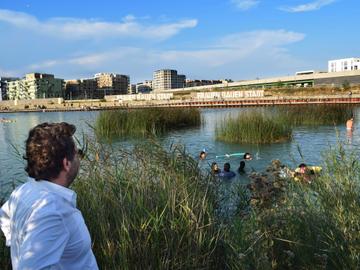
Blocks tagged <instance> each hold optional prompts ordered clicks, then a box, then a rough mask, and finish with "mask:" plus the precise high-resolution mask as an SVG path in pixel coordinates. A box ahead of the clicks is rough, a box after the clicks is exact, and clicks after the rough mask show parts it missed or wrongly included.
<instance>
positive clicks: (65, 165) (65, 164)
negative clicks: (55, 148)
mask: <svg viewBox="0 0 360 270" xmlns="http://www.w3.org/2000/svg"><path fill="white" fill-rule="evenodd" d="M70 168H71V161H70V160H68V159H67V158H66V157H64V159H63V169H64V171H66V172H68V171H70Z"/></svg>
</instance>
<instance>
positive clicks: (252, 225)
mask: <svg viewBox="0 0 360 270" xmlns="http://www.w3.org/2000/svg"><path fill="white" fill-rule="evenodd" d="M324 170H325V171H324V173H323V175H322V176H320V177H318V178H316V179H315V181H313V182H312V183H311V184H310V185H309V184H307V185H306V184H301V183H299V182H293V181H292V180H291V179H287V180H285V181H286V185H285V187H283V188H282V189H284V192H283V194H282V196H280V197H277V198H276V197H275V196H274V197H270V199H269V201H270V202H271V203H270V205H266V206H260V207H253V210H252V212H251V214H250V215H249V216H247V217H246V218H245V219H244V218H243V217H242V218H237V219H235V220H234V224H233V227H232V235H234V236H235V237H234V238H233V240H232V246H234V247H235V246H237V247H238V252H239V254H240V257H241V265H242V266H243V267H242V269H271V268H272V269H292V268H295V269H359V268H360V253H359V250H360V164H359V161H358V158H357V156H356V155H354V154H350V155H346V154H345V152H344V150H343V148H342V147H341V146H339V148H338V149H333V150H331V151H329V153H328V154H327V155H326V157H325V167H324ZM272 192H273V191H272ZM272 192H270V195H271V193H272ZM271 198H272V199H271ZM234 267H237V265H234Z"/></svg>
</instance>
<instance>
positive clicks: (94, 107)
mask: <svg viewBox="0 0 360 270" xmlns="http://www.w3.org/2000/svg"><path fill="white" fill-rule="evenodd" d="M0 104H1V102H0ZM74 104H75V106H74ZM308 104H360V94H356V95H351V96H349V95H344V94H341V95H339V94H335V95H317V96H305V95H302V96H267V97H257V98H232V99H220V100H219V99H184V100H182V99H173V100H152V101H129V102H122V103H120V102H114V101H107V102H106V101H99V100H87V101H82V100H73V101H64V103H61V104H54V103H52V104H47V105H48V106H45V105H43V104H42V105H39V104H33V106H34V107H35V108H24V106H22V108H19V105H18V106H11V107H10V106H7V107H8V109H6V110H4V109H2V110H0V113H19V112H24V113H31V112H75V111H102V110H119V109H120V110H121V109H143V108H154V107H167V108H176V107H184V108H188V107H196V108H229V107H254V106H255V107H261V106H283V105H308ZM41 106H42V107H41Z"/></svg>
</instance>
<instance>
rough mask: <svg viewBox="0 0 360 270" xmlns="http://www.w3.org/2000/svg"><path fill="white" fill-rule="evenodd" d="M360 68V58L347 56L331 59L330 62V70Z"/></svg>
mask: <svg viewBox="0 0 360 270" xmlns="http://www.w3.org/2000/svg"><path fill="white" fill-rule="evenodd" d="M349 70H350V71H351V70H360V58H345V59H337V60H330V61H329V62H328V72H339V71H349Z"/></svg>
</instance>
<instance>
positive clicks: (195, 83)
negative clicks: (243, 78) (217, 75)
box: [185, 80, 223, 87]
mask: <svg viewBox="0 0 360 270" xmlns="http://www.w3.org/2000/svg"><path fill="white" fill-rule="evenodd" d="M221 83H223V81H221V80H186V82H185V87H195V86H204V85H213V84H221Z"/></svg>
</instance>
